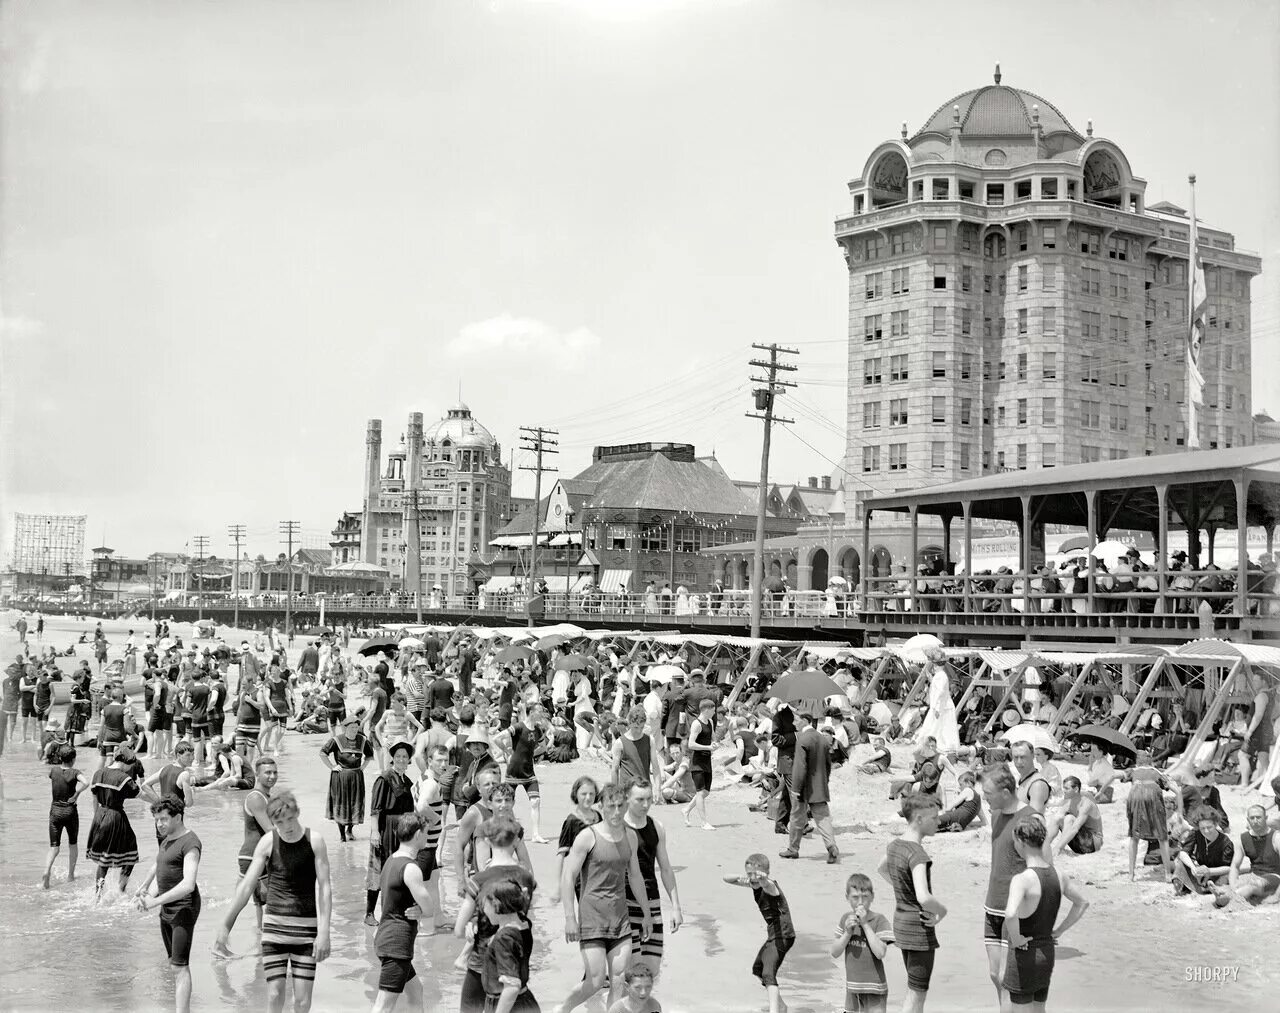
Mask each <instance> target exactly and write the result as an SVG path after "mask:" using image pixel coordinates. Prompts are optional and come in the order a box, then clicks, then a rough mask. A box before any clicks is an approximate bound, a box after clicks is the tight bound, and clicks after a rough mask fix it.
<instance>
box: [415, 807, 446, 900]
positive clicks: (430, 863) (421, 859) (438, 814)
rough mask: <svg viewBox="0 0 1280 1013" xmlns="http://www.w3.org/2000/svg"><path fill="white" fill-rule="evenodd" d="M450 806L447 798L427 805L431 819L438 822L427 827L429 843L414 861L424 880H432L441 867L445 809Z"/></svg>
mask: <svg viewBox="0 0 1280 1013" xmlns="http://www.w3.org/2000/svg"><path fill="white" fill-rule="evenodd" d="M442 794H443V792H442ZM448 805H449V801H448V799H445V798H441V799H439V800H437V801H435V802H428V803H427V811H428V813H429V814H430V818H431V819H434V820H435V821H436V822H434V823H429V824H428V825H427V843H426V844H424V845H423V846H422V849H421V850H420V851H419V852H418V854H417V857H416V858H415V859H414V861H415V862H416V863H417V866H418V869H419V871H420V872H421V873H422V878H423V879H430V878H431V875H432V873H434V872H435V871H436V869H438V868H439V867H440V853H439V848H440V837H441V835H442V834H443V833H444V818H445V809H446V808H448Z"/></svg>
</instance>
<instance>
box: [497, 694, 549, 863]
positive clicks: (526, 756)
mask: <svg viewBox="0 0 1280 1013" xmlns="http://www.w3.org/2000/svg"><path fill="white" fill-rule="evenodd" d="M546 725H547V717H546V712H545V711H543V709H542V708H541V707H540V706H537V705H536V704H535V705H534V706H533V707H530V708H529V709H528V711H527V712H526V713H525V716H524V720H523V721H520V722H517V723H515V724H513V725H512V726H511V727H510V728H508V729H506V730H505V731H501V732H499V733H498V734H497V735H495V736H494V737H493V741H494V743H495V744H497V745H499V746H501V747H502V748H503V749H505V750H506V751H507V752H508V753H509V754H510V759H509V760H508V761H507V777H506V780H507V781H509V782H510V783H511V784H514V785H517V786H519V787H522V788H524V793H525V794H526V795H527V796H528V797H529V820H530V822H531V823H532V824H533V836H532V837H531V838H530V840H532V841H533V843H534V844H546V843H547V839H546V838H545V837H543V836H542V827H541V819H542V791H541V789H540V788H539V786H538V776H537V772H536V771H535V770H534V769H533V758H534V751H535V750H536V749H537V746H538V743H539V741H541V739H542V736H543V730H544V729H545V728H546Z"/></svg>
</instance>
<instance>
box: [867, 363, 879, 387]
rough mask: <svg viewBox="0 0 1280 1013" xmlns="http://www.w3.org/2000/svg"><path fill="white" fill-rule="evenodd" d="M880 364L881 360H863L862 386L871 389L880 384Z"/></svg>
mask: <svg viewBox="0 0 1280 1013" xmlns="http://www.w3.org/2000/svg"><path fill="white" fill-rule="evenodd" d="M880 362H881V360H880V359H879V358H875V359H863V360H862V386H864V387H870V386H871V385H872V384H874V383H879V382H880Z"/></svg>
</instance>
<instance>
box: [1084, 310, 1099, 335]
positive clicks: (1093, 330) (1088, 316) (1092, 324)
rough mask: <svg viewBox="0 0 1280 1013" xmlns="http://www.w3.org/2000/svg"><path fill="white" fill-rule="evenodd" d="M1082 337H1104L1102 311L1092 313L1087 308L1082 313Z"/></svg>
mask: <svg viewBox="0 0 1280 1013" xmlns="http://www.w3.org/2000/svg"><path fill="white" fill-rule="evenodd" d="M1080 337H1081V338H1084V339H1085V340H1088V339H1090V338H1101V337H1102V314H1101V313H1090V312H1088V311H1087V310H1086V311H1085V312H1084V313H1081V314H1080Z"/></svg>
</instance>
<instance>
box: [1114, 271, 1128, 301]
mask: <svg viewBox="0 0 1280 1013" xmlns="http://www.w3.org/2000/svg"><path fill="white" fill-rule="evenodd" d="M1110 274H1111V279H1110V281H1111V298H1112V299H1128V298H1129V276H1128V275H1127V274H1125V273H1124V272H1123V271H1111V272H1110Z"/></svg>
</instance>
